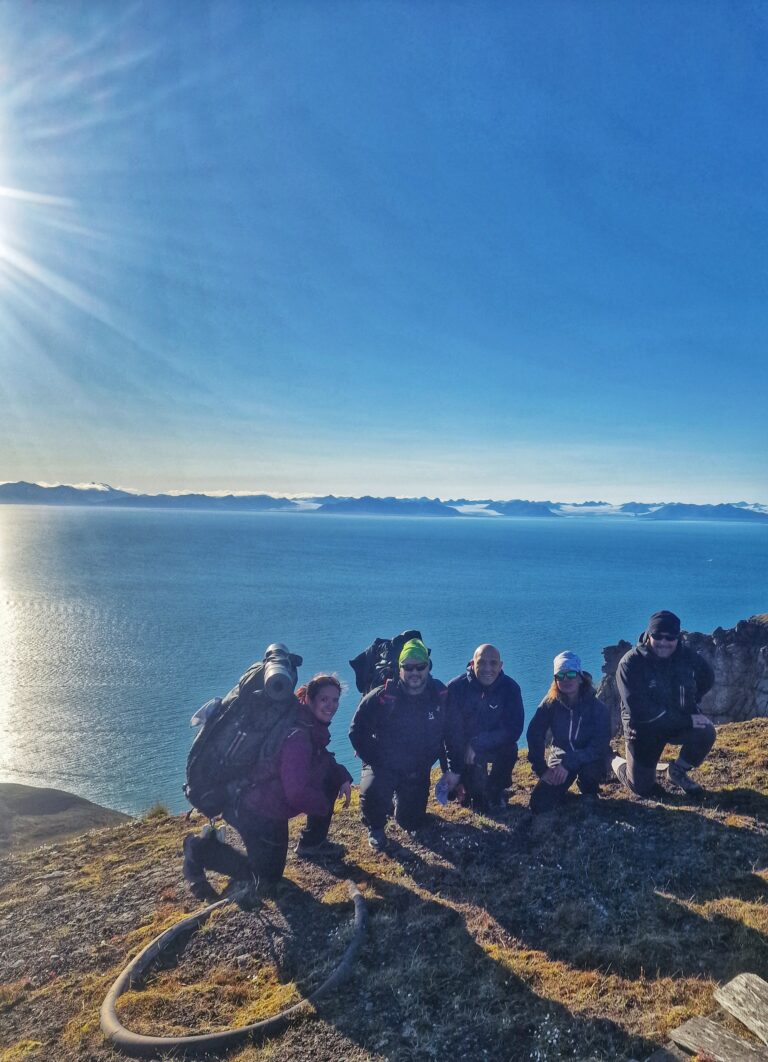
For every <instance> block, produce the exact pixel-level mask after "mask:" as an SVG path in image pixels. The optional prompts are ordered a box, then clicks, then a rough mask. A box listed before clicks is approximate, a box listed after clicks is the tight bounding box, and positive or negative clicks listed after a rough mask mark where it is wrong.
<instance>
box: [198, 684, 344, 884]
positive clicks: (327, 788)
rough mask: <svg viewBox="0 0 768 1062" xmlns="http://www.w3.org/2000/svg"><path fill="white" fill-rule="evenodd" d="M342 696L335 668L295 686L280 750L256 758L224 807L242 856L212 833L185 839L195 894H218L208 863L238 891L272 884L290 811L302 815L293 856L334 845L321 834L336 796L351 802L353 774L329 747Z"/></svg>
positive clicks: (283, 853) (282, 857)
mask: <svg viewBox="0 0 768 1062" xmlns="http://www.w3.org/2000/svg"><path fill="white" fill-rule="evenodd" d="M340 696H341V683H340V682H339V680H338V679H337V678H336V676H335V675H315V677H314V678H313V679H311V681H310V682H308V683H307V684H306V686H301V687H300V688H299V689H298V690H297V691H296V697H297V699H298V701H299V703H300V709H299V714H298V718H297V721H296V726H295V727H294V729H293V730H292V731H291V732H290V734H289V735H288V737H287V738H286V739H285V741H284V742H283V744H282V747H281V748H280V752H279V753H278V755H277V756H276V757H274V758H273V759H272V760H270V761H267V762H265V763H260V764H258V765H257V767H256V768H255V769H254V771H253V773H252V775H251V777H250V778H249V780H248V782H247V783H246V785H245V787H244V788H243V790H242V792H241V794H240V797H239V799H238V801H237V806H236V807H235V808H233V809H232V811H231V812H227V813H226V814H225V818H226V820H227V822H229V823H231V825H233V826H234V827H235V829H236V830H237V832H238V833H239V834H240V836H241V837H242V839H243V843H244V844H245V851H246V855H245V856H244V855H243V854H242V853H241V852H239V851H238V850H237V849H236V848H233V847H232V846H231V845H229V844H226V843H224V842H222V841H219V840H217V839H216V836H215V834H213V833H209V834H207V835H205V836H196V835H193V834H190V835H189V836H188V837H187V838H186V839H185V842H184V857H185V858H184V877H185V878H186V879H187V882H188V883H189V885H190V887H191V889H192V892H193V894H194V895H195V896H196V897H197V898H198V899H201V900H209V901H210V900H213V899H217V898H218V894H217V893H216V892H215V890H214V889H213V887H212V886H211V885H210V883H209V882H208V880H207V878H206V877H205V870H215V871H217V872H218V873H220V874H227V875H229V876H230V877H231V878H232V879H233V880H232V889H233V890H234V891H236V892H240V891H244V890H246V889H247V887H248V886H255V887H256V890H257V892H258V893H259V894H264V893H268V892H269V891H271V889H272V888H273V887H274V886H275V885H276V884H277V882H278V881H279V880H280V878H281V877H282V876H283V871H284V870H285V861H286V857H287V855H288V820H289V819H292V818H293V817H294V815H302V814H305V815H306V816H307V822H306V826H305V827H304V830H303V831H302V834H301V836H300V838H299V843H298V844H297V846H296V853H297V855H299V856H303V857H305V858H312V857H313V856H315V855H322V854H323V853H324V852H329V853H330V852H332V851H334V850H335V849H336V846H333V845H331V844H330V842H328V841H327V840H326V837H327V835H328V828H329V827H330V824H331V819H332V817H333V808H334V805H335V803H336V798H337V797H338V796H339V795H340V796H341V797H343V799H344V807H348V806H349V802H350V799H351V795H352V788H351V783H352V775H351V774H350V773H349V771H348V770H347V769H346V767H342V765H341V764H340V763H337V762H336V757H335V756H334V755H333V753H332V752H329V751H328V748H327V746H328V743H329V741H330V739H331V735H330V731H329V729H328V727H329V724H330V722H331V720H332V719H333V717H334V715H335V714H336V710H337V708H338V707H339V698H340Z"/></svg>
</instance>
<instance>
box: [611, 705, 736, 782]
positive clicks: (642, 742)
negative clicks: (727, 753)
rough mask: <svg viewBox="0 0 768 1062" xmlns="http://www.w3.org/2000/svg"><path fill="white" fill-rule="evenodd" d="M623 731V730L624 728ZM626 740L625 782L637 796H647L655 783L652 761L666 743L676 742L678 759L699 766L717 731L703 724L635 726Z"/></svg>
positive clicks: (708, 724)
mask: <svg viewBox="0 0 768 1062" xmlns="http://www.w3.org/2000/svg"><path fill="white" fill-rule="evenodd" d="M625 733H626V731H625ZM629 734H631V735H632V736H631V737H627V739H626V747H627V785H628V786H629V788H630V789H631V790H632V791H633V792H634V793H636V794H637V795H638V796H648V794H649V793H650V792H651V790H652V789H653V787H654V786H655V784H656V764H657V763H658V761H659V756H661V754H662V752H663V751H664V746H665V745H667V744H672V745H680V746H681V748H680V759H681V760H683V761H684V762H685V763H686V764H687V765H688V767H699V766H700V765H701V764H702V763H703V762H704V760H705V758H706V756H707V753H708V752H709V750H710V749H711V748H712V746H713V745H714V743H715V738H716V737H717V731H716V730H715V728H714V726H712V724H711V723H709V722H708V723H707V725H706V726H693V725H692V724H690V725H686V724H683V725H682V726H656V725H654V724H653V723H651V724H649V725H647V726H642V725H641V726H638V727H637V729H636V730H632V729H630V730H629Z"/></svg>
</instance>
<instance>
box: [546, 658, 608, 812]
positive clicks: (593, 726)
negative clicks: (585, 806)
mask: <svg viewBox="0 0 768 1062" xmlns="http://www.w3.org/2000/svg"><path fill="white" fill-rule="evenodd" d="M548 733H551V735H552V743H551V745H549V747H548V748H546V747H545V745H546V739H547V734H548ZM610 736H611V735H610V717H609V714H608V709H607V707H606V706H605V705H604V704H603V702H602V701H599V700H598V699H597V697H596V695H595V690H594V686H593V685H592V678H591V676H590V675H589V674H588V673H587V672H586V671H584V670H583V669H582V666H581V660H580V659H579V657H578V656H577V655H576V653H572V652H564V653H560V654H559V655H558V656H556V657H555V660H554V679H553V681H552V685H551V686H550V687H549V690H548V691H547V695H546V697H545V698H544V700H543V701H542V702H541V704H540V705H539V707H538V708H537V709H536V714H535V715H534V717H533V719H532V720H531V722H530V725H529V726H528V733H527V738H528V759H529V761H530V763H531V766H532V767H533V770H534V772H535V773H536V774H537V775H538V777H539V781H538V783H537V785H536V787H535V789H534V790H533V792H532V793H531V803H530V808H531V811H533V812H541V811H552V810H554V809H555V808H557V807H558V806H559V805H560V804H562V802H563V800H564V799H565V794H566V793H567V791H568V790H569V789H570V787H571V786H572V785H573V783H574V782H576V784H577V785H578V787H579V790H580V791H581V792H582V793H584V794H585V795H591V796H598V795H599V792H600V782H601V781H603V780H604V778H605V764H606V759H607V756H608V749H609V742H610Z"/></svg>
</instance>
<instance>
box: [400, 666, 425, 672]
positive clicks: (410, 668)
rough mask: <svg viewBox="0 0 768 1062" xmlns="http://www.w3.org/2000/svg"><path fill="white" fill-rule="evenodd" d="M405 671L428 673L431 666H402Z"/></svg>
mask: <svg viewBox="0 0 768 1062" xmlns="http://www.w3.org/2000/svg"><path fill="white" fill-rule="evenodd" d="M400 667H401V668H402V669H403V671H426V670H427V668H428V667H429V664H401V665H400Z"/></svg>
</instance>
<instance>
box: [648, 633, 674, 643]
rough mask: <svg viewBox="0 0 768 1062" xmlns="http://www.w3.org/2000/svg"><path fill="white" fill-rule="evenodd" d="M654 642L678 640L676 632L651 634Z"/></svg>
mask: <svg viewBox="0 0 768 1062" xmlns="http://www.w3.org/2000/svg"><path fill="white" fill-rule="evenodd" d="M651 638H653V640H654V642H676V641H677V640H678V635H677V634H652V635H651Z"/></svg>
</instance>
